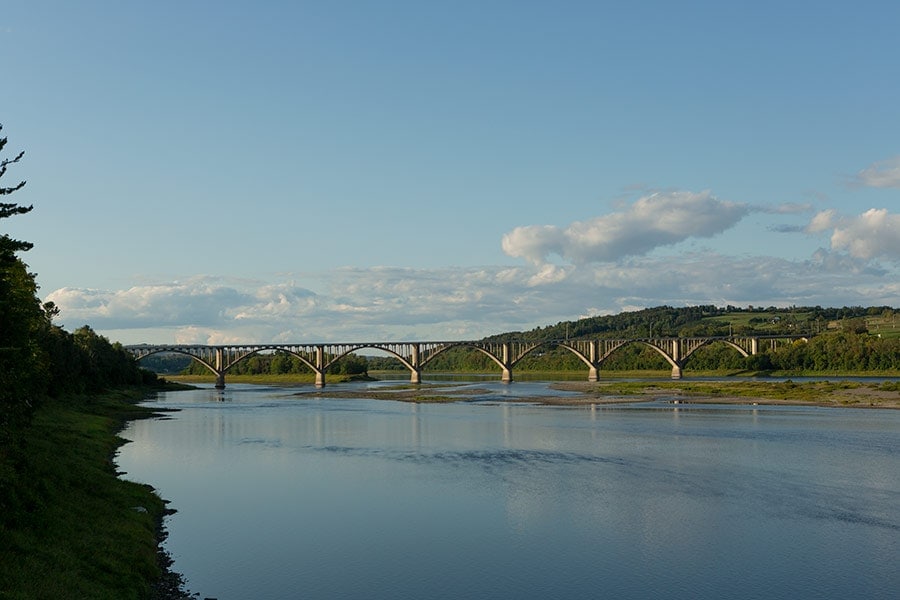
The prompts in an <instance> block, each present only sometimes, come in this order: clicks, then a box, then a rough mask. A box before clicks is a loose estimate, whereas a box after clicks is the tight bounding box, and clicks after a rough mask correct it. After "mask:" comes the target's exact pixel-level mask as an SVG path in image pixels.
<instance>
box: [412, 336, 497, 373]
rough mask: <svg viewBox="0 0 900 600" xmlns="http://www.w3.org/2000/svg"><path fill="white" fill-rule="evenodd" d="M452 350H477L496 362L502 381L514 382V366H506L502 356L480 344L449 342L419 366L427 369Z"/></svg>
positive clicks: (434, 351) (429, 355)
mask: <svg viewBox="0 0 900 600" xmlns="http://www.w3.org/2000/svg"><path fill="white" fill-rule="evenodd" d="M451 348H471V349H473V350H477V351H479V352H481V353H482V354H484V355H485V356H487V357H488V358H490V359H491V360H492V361H494V362H495V363H496V364H497V366H498V367H500V369H501V379H502V380H503V381H506V382H510V381H512V372H511V370H510V369H511V368H512V365H507V364H504V362H503V358H502V357H501V356H497V355H496V354H494V353H493V352H491V350H490V349H489V348H488V347H485V346H483V345H481V344H479V343H478V342H447V343H446V344H444V345H442V346H441V347H439V348H436V349H434V350H433V351H432V352H430V353H429V354H428V356H426V357H425V358H424V359H423V360H422V362H421V363H420V364H419V368H420V371H421V368H423V367H425V366H426V365H427V364H428V363H430V362H431V361H432V360H434V359H435V358H436V357H438V356H440V355H441V354H443V353H444V352H446V351H447V350H450V349H451Z"/></svg>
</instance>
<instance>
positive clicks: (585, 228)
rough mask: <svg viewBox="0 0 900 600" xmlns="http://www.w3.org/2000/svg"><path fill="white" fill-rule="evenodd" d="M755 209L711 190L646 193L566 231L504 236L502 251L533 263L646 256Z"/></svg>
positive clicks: (529, 230) (542, 229)
mask: <svg viewBox="0 0 900 600" xmlns="http://www.w3.org/2000/svg"><path fill="white" fill-rule="evenodd" d="M750 211H751V207H750V206H748V205H746V204H740V203H735V202H726V201H722V200H719V199H717V198H715V197H714V196H713V195H712V194H711V193H710V192H708V191H707V192H700V193H694V192H686V191H676V192H665V193H656V194H651V195H649V196H644V197H642V198H640V199H638V200H637V201H635V202H634V203H633V204H631V206H629V207H627V208H626V209H625V210H623V211H621V212H615V213H610V214H608V215H604V216H601V217H596V218H594V219H591V220H589V221H579V222H575V223H572V224H571V225H569V226H568V227H567V228H565V229H562V228H559V227H554V226H552V225H532V226H525V227H517V228H515V229H513V230H512V231H511V232H509V233H507V234H506V235H504V236H503V251H504V252H506V254H508V255H509V256H514V257H521V258H525V259H527V260H529V261H531V262H532V263H534V264H542V263H544V262H546V261H547V260H548V258H549V257H550V256H551V255H558V256H560V257H562V258H563V259H565V260H567V261H569V262H571V263H574V264H587V263H595V262H604V261H613V260H617V259H620V258H623V257H626V256H640V255H644V254H646V253H648V252H650V251H652V250H653V249H655V248H658V247H661V246H669V245H672V244H677V243H678V242H682V241H684V240H686V239H688V238H692V237H699V238H707V237H712V236H714V235H716V234H719V233H722V232H723V231H725V230H727V229H729V228H731V227H732V226H734V225H735V224H736V223H737V222H738V221H740V220H741V219H742V218H743V217H744V216H746V215H747V214H748V213H749V212H750Z"/></svg>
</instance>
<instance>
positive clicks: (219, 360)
mask: <svg viewBox="0 0 900 600" xmlns="http://www.w3.org/2000/svg"><path fill="white" fill-rule="evenodd" d="M224 364H225V349H224V348H216V389H217V390H224V389H225V370H224V368H223V365H224Z"/></svg>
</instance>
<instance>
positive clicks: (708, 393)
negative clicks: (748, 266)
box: [551, 380, 900, 408]
mask: <svg viewBox="0 0 900 600" xmlns="http://www.w3.org/2000/svg"><path fill="white" fill-rule="evenodd" d="M551 387H552V388H554V389H558V390H563V391H569V392H578V393H579V394H581V395H580V396H579V397H578V402H579V403H584V402H594V401H597V402H606V403H608V402H610V401H616V402H629V401H640V400H668V401H671V402H678V403H680V404H772V405H791V406H828V407H852V408H900V382H897V381H885V382H880V383H868V382H858V381H807V382H802V383H796V382H793V381H790V380H787V381H772V382H768V381H728V382H721V381H684V380H679V381H661V382H654V383H646V382H602V383H600V382H597V383H589V382H574V381H568V382H559V383H554V384H552V385H551ZM560 400H561V402H560V403H566V400H568V399H567V398H562V399H560ZM554 403H557V402H554Z"/></svg>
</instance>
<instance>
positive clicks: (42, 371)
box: [0, 125, 49, 432]
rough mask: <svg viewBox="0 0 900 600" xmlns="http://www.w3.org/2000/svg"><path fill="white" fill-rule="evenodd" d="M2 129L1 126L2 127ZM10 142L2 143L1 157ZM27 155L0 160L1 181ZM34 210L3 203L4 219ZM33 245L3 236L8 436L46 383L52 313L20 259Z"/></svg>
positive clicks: (1, 350) (1, 383)
mask: <svg viewBox="0 0 900 600" xmlns="http://www.w3.org/2000/svg"><path fill="white" fill-rule="evenodd" d="M0 129H2V125H0ZM6 143H7V138H5V137H2V138H0V152H2V151H3V149H4V148H5V147H6ZM24 155H25V152H24V151H23V152H19V154H17V155H16V156H15V157H14V158H8V159H3V160H0V178H2V177H3V176H4V175H6V172H7V170H8V168H9V166H10V165H12V164H14V163H17V162H19V160H21V158H22V157H23V156H24ZM24 186H25V182H24V181H21V182H19V183H17V184H15V185H13V186H11V187H6V186H2V185H0V196H8V195H10V194H12V193H13V192H16V191H18V190H20V189H22V188H23V187H24ZM31 209H32V206H19V205H18V204H16V203H9V202H2V203H0V219H5V218H8V217H12V216H16V215H23V214H26V213H29V212H31ZM32 245H33V244H31V243H30V242H24V241H21V240H16V239H13V238H11V237H10V236H9V235H8V234H6V233H4V234H2V235H0V427H2V428H3V429H4V430H5V431H7V432H8V429H9V427H14V426H17V425H21V424H23V423H25V422H27V421H28V420H29V419H30V417H31V414H32V412H33V410H34V408H35V405H36V403H37V401H38V400H39V399H40V397H41V396H42V395H43V392H44V391H45V388H46V381H47V372H48V364H47V356H46V352H44V349H43V347H42V346H41V344H40V339H41V333H42V332H43V331H44V330H45V329H46V328H47V326H48V325H49V320H48V313H47V312H45V311H44V309H43V307H42V305H41V302H40V300H39V299H38V297H37V290H38V286H37V283H36V282H35V278H34V277H35V276H34V274H33V273H30V272H29V271H28V265H26V264H25V263H24V262H23V261H22V260H21V259H20V258H19V257H18V253H19V252H26V251H28V250H30V249H31V247H32Z"/></svg>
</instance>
